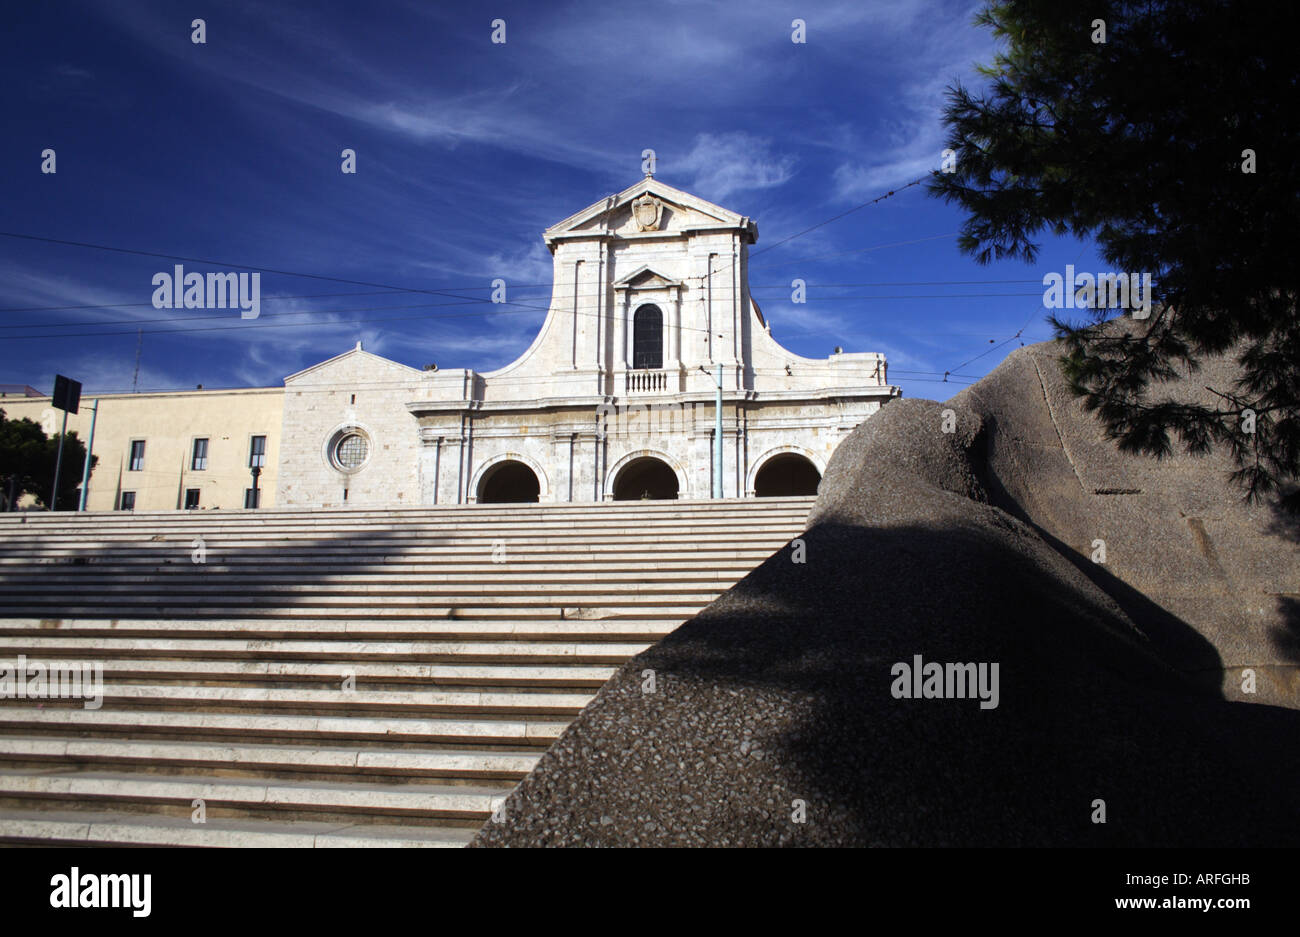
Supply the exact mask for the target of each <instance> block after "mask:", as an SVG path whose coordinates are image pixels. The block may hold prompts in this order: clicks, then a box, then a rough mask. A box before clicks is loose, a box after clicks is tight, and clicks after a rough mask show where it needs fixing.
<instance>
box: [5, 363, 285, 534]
mask: <svg viewBox="0 0 1300 937" xmlns="http://www.w3.org/2000/svg"><path fill="white" fill-rule="evenodd" d="M96 400H98V401H99V415H98V417H97V418H96V420H95V440H94V450H93V454H94V455H96V456H98V457H99V463H98V465H97V466H96V467H95V470H94V472H93V473H92V475H91V478H90V491H89V497H88V498H87V499H86V507H87V509H88V510H91V511H111V510H119V509H125V510H131V509H133V508H134V509H136V510H141V511H163V510H173V509H177V508H186V507H190V508H243V507H254V506H261V507H271V506H273V505H274V503H275V490H276V485H277V482H278V466H279V453H280V442H279V440H280V426H281V423H282V419H283V410H284V391H283V390H282V389H280V388H278V387H256V388H249V389H240V390H193V391H174V392H168V393H147V394H106V395H103V396H100V397H98V398H96V397H93V396H83V397H82V398H81V406H80V409H79V412H77V413H75V414H70V415H69V416H68V432H70V433H71V432H76V434H77V438H78V439H80V440H81V441H82V442H86V441H87V440H88V439H89V437H90V420H91V413H92V408H93V407H94V406H95V401H96ZM0 410H4V411H5V417H6V418H7V419H14V420H17V419H21V418H23V417H27V418H28V419H31V420H35V421H36V422H37V423H40V424H41V428H42V429H43V430H44V431H45V432H46V434H48V435H53V434H55V433H57V432H58V431H59V427H60V426H61V424H62V418H63V411H62V410H56V409H55V408H54V407H53V406H51V404H50V398H49V397H17V396H15V397H10V396H5V397H4V398H0ZM253 463H260V467H261V474H260V477H259V478H258V483H257V487H258V492H259V497H258V502H259V503H258V504H257V505H254V503H253V500H252V498H253V496H252V493H251V489H252V487H253V476H252V464H253ZM74 469H75V467H74ZM27 500H28V501H30V498H29V499H27ZM60 507H64V508H66V507H75V505H62V504H61V505H60Z"/></svg>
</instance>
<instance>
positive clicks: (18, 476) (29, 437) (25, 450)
mask: <svg viewBox="0 0 1300 937" xmlns="http://www.w3.org/2000/svg"><path fill="white" fill-rule="evenodd" d="M58 450H59V437H58V435H57V434H56V435H54V436H46V435H45V432H44V431H43V430H42V429H41V426H40V424H39V423H37V422H35V421H34V420H29V419H27V418H26V417H24V418H23V419H20V420H10V419H6V418H5V413H4V410H0V504H2V505H3V506H4V509H5V510H13V508H14V505H13V504H10V503H9V497H10V494H11V493H12V494H13V498H14V502H17V500H18V499H19V498H21V497H22V496H23V495H24V494H30V495H32V496H33V497H35V498H36V501H37V504H39V505H40V506H42V507H45V506H48V504H49V499H50V487H51V485H53V484H54V463H55V460H56V459H57V458H58ZM85 461H86V447H85V445H83V444H82V442H81V440H79V439H78V438H77V434H76V433H68V438H67V439H66V440H65V442H64V444H63V468H62V471H61V473H60V476H59V501H58V506H59V510H61V511H70V510H73V509H75V508H76V506H77V499H78V489H80V487H81V472H82V469H83V467H84V466H85ZM98 461H99V457H98V456H94V457H92V458H91V461H90V470H91V472H92V473H93V472H94V470H95V463H97V462H98Z"/></svg>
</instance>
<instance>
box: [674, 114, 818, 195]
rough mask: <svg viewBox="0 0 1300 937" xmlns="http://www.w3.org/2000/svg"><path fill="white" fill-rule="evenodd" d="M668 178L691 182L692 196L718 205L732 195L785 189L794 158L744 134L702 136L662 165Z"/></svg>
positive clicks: (765, 141) (767, 143)
mask: <svg viewBox="0 0 1300 937" xmlns="http://www.w3.org/2000/svg"><path fill="white" fill-rule="evenodd" d="M664 166H665V169H666V170H667V171H668V172H669V174H676V173H679V172H680V173H682V174H685V175H687V176H690V177H691V179H692V180H693V181H692V183H691V184H690V186H688V187H689V188H690V189H691V190H692V191H693V192H696V193H698V194H699V195H701V196H703V197H705V198H708V199H711V200H713V201H719V200H721V199H725V198H726V197H727V196H729V195H731V194H732V193H734V192H744V191H749V190H753V189H770V188H773V187H775V186H780V185H784V184H785V183H786V182H788V181H789V180H790V177H791V176H792V175H793V174H794V157H792V156H783V155H779V154H777V153H776V152H774V151H773V149H772V142H771V141H770V140H766V139H763V138H761V137H755V136H751V135H750V134H748V133H744V132H743V131H733V132H728V133H701V134H699V135H697V136H696V138H695V145H694V146H693V147H692V148H691V150H690V152H688V153H687V154H686V155H685V156H683V157H682V158H680V159H676V160H674V159H671V157H670V158H669V159H667V160H665V161H664Z"/></svg>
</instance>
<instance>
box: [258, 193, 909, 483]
mask: <svg viewBox="0 0 1300 937" xmlns="http://www.w3.org/2000/svg"><path fill="white" fill-rule="evenodd" d="M543 236H544V238H545V242H546V246H547V247H548V249H549V250H550V252H551V254H552V255H553V258H554V276H553V284H554V285H553V288H552V296H551V302H550V306H549V309H548V312H547V315H546V319H545V321H544V322H543V323H542V327H541V331H540V332H539V333H538V335H537V337H536V339H534V341H533V343H532V345H531V346H530V347H529V348H528V349H526V350H525V351H524V352H523V354H521V355H520V356H519V357H518V358H517V359H516V360H515V361H513V362H512V363H510V364H508V365H506V366H505V367H503V368H499V369H497V370H495V371H487V372H482V373H480V372H477V371H473V370H470V369H465V368H457V369H451V368H438V369H432V368H430V369H426V370H417V369H415V368H411V367H407V366H406V365H402V364H398V363H397V362H394V361H389V360H387V359H385V358H381V357H379V356H377V355H374V354H371V353H369V352H366V351H364V350H363V349H362V347H361V345H360V343H358V345H357V347H356V348H354V349H352V350H350V351H348V352H346V353H344V354H342V355H339V356H337V357H335V358H331V359H329V360H327V361H323V362H321V363H320V364H318V365H315V366H314V367H311V368H308V369H306V370H304V371H300V372H298V373H297V374H293V375H290V376H289V377H287V378H285V381H284V409H283V423H282V427H281V432H280V439H279V458H278V472H277V483H276V485H277V486H276V489H275V503H276V505H277V506H279V507H293V506H295V505H301V506H342V505H345V504H346V505H352V504H363V505H380V504H385V505H388V504H464V503H474V502H503V501H541V502H572V501H609V500H626V499H640V498H655V499H660V498H711V497H728V498H735V497H763V496H771V495H789V494H812V493H814V492H815V491H816V488H817V484H818V481H819V480H820V477H821V473H822V471H823V470H824V469H825V466H826V462H827V460H828V458H829V457H830V455H831V453H832V452H833V451H834V450H835V447H836V446H837V445H838V444H839V442H840V440H842V439H843V438H844V437H845V436H846V435H847V434H848V433H849V432H850V431H851V430H852V429H853V428H854V427H855V426H857V425H858V424H859V423H861V422H862V421H863V420H865V419H866V418H867V417H868V416H870V415H871V414H872V413H874V412H875V411H876V410H877V409H879V407H880V406H881V405H882V404H884V403H886V402H888V401H889V400H890V399H892V398H893V397H896V396H898V394H899V391H898V389H897V388H895V387H891V386H890V385H889V384H888V382H887V379H886V371H885V359H884V356H883V355H880V354H876V353H870V352H863V353H844V352H841V350H840V349H838V348H837V349H836V350H835V353H834V354H832V355H830V356H829V357H827V358H825V359H811V358H804V357H800V356H799V355H796V354H794V353H792V352H790V351H788V350H786V349H785V348H782V347H781V346H780V345H779V344H777V342H776V341H775V340H774V339H773V338H772V336H771V327H770V325H769V323H768V322H767V320H766V319H765V318H764V316H763V312H762V310H761V309H760V308H759V307H758V304H757V303H756V302H755V301H754V299H753V297H752V296H751V295H750V292H749V286H748V251H749V246H750V245H751V244H753V243H754V242H755V241H756V240H757V239H758V226H757V224H756V223H755V222H754V221H753V219H751V218H747V217H744V216H742V215H738V214H736V213H735V212H733V211H729V210H728V209H726V208H722V207H721V206H718V205H714V204H712V203H710V202H707V201H705V200H703V199H701V198H697V197H696V196H694V195H691V194H690V193H688V192H683V191H682V190H680V189H676V188H673V187H672V186H669V185H666V184H664V183H663V182H661V181H659V180H658V179H655V178H654V177H652V176H647V177H645V178H644V179H642V180H641V181H639V182H637V183H636V184H635V185H633V186H631V187H629V188H627V189H625V190H624V191H622V192H620V193H618V194H617V195H614V196H611V197H609V198H607V199H603V200H601V201H599V202H596V203H595V204H593V205H590V206H588V207H587V208H584V209H583V210H582V211H580V212H578V213H576V214H574V215H572V216H570V217H568V218H566V219H564V220H563V221H561V222H560V223H558V224H556V225H555V226H554V227H551V228H549V229H548V230H547V231H546V232H545V233H544V235H543ZM719 373H720V374H721V400H722V407H721V410H722V433H721V438H722V446H721V450H720V451H721V463H720V468H721V471H720V473H719V472H718V471H717V469H718V467H719V466H718V464H717V460H718V452H719V449H718V447H717V445H716V438H715V435H716V424H717V420H716V404H715V400H716V398H717V395H718V382H717V378H718V375H719ZM719 474H720V476H721V490H720V491H719V490H717V485H718V481H717V478H718V475H719Z"/></svg>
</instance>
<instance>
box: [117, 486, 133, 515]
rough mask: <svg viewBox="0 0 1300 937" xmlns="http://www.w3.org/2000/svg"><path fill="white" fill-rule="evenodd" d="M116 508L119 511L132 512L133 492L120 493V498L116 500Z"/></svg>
mask: <svg viewBox="0 0 1300 937" xmlns="http://www.w3.org/2000/svg"><path fill="white" fill-rule="evenodd" d="M117 507H118V510H119V511H134V510H135V492H134V491H124V492H122V496H121V497H120V498H119V499H118V502H117Z"/></svg>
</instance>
